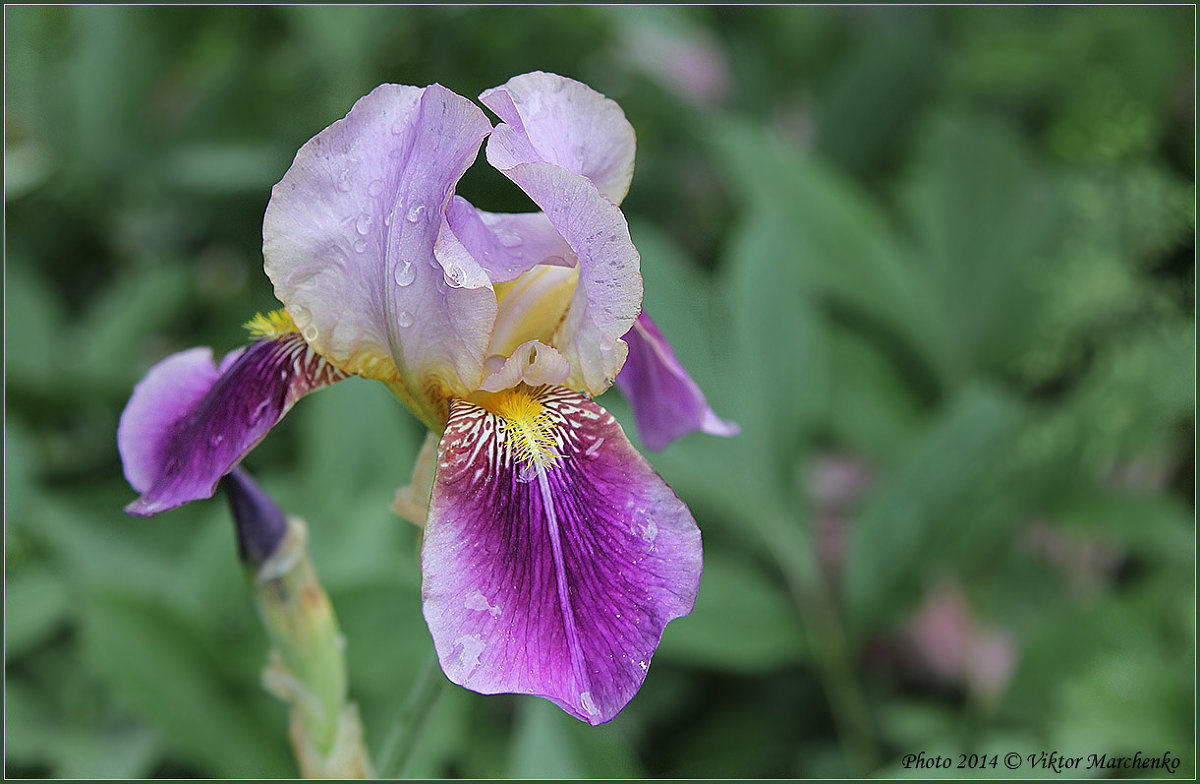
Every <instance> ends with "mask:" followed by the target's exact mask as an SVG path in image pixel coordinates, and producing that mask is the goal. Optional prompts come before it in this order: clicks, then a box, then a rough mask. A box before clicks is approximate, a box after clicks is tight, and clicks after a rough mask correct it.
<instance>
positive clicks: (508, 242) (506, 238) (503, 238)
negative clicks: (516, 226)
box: [496, 231, 522, 248]
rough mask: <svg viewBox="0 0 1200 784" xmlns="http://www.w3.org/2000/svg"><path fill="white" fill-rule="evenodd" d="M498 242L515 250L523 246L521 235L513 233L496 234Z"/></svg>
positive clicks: (502, 232)
mask: <svg viewBox="0 0 1200 784" xmlns="http://www.w3.org/2000/svg"><path fill="white" fill-rule="evenodd" d="M496 242H499V243H500V244H501V245H503V246H504V247H506V248H515V247H517V246H518V245H520V244H521V242H522V240H521V235H520V234H515V233H513V232H511V231H501V232H499V233H497V234H496Z"/></svg>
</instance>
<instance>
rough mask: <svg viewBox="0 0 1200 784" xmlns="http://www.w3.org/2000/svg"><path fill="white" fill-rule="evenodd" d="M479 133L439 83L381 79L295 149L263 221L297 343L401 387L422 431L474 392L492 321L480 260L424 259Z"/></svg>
mask: <svg viewBox="0 0 1200 784" xmlns="http://www.w3.org/2000/svg"><path fill="white" fill-rule="evenodd" d="M489 131H490V124H489V123H488V120H487V118H486V116H485V115H484V114H483V111H482V110H480V109H479V107H477V106H476V105H474V104H473V103H471V102H470V101H468V100H467V99H466V98H463V97H462V96H459V95H456V94H455V93H453V92H451V91H449V90H447V89H445V88H444V87H441V86H440V85H432V86H430V87H426V88H416V87H405V86H400V85H382V86H380V87H378V88H376V89H375V90H373V91H371V93H370V94H368V95H366V96H365V97H363V98H362V99H360V100H359V101H358V102H357V103H355V105H354V107H353V108H352V109H351V110H350V113H349V114H347V115H346V117H345V118H344V119H342V120H339V121H337V122H335V123H333V124H332V125H331V126H329V127H328V128H326V129H325V130H324V131H322V132H321V133H319V134H317V135H316V136H315V137H313V138H312V139H311V140H310V141H309V142H308V143H306V144H305V145H304V146H303V147H302V148H301V149H300V151H299V152H298V153H297V154H296V159H295V161H294V162H293V164H292V166H291V168H290V169H288V172H287V173H286V174H285V175H284V177H283V179H282V180H281V181H280V182H279V184H278V185H276V186H275V188H274V190H273V191H272V194H271V202H270V204H269V205H268V206H267V212H266V217H265V219H264V222H263V256H264V258H265V260H266V263H265V269H266V272H267V275H268V276H269V277H270V278H271V280H272V282H273V283H274V284H275V293H276V296H278V297H279V299H280V300H281V301H282V302H283V303H284V304H285V305H286V306H287V311H288V313H289V314H290V315H291V317H292V320H293V321H294V322H295V323H296V326H297V327H298V328H299V329H300V330H301V332H302V333H303V334H304V337H305V339H307V340H308V341H309V342H310V343H311V344H312V345H313V347H314V348H315V349H317V351H319V352H320V353H321V354H322V356H324V357H326V358H327V359H328V360H329V361H330V362H332V363H334V364H336V365H337V366H338V367H340V368H342V369H343V370H346V371H347V372H352V373H358V374H361V375H363V376H366V377H369V378H377V379H380V380H383V381H388V382H393V383H401V384H403V385H404V387H405V388H406V389H407V390H408V392H409V394H410V395H411V397H412V398H413V401H414V402H415V403H416V405H417V406H418V407H419V409H420V410H419V411H417V413H418V416H421V417H422V419H424V420H425V421H426V423H427V424H429V425H430V426H431V427H434V426H437V425H438V424H439V423H440V422H441V421H444V418H445V405H446V403H445V399H446V398H447V397H448V396H450V395H454V394H458V395H465V394H468V393H469V392H470V391H472V390H474V389H475V388H476V386H477V385H478V384H479V381H480V379H481V378H482V376H483V360H484V350H485V349H486V347H487V343H488V336H489V333H490V329H491V325H492V321H493V320H494V319H495V315H496V298H495V295H494V293H493V292H492V290H491V286H490V283H489V282H488V278H487V276H486V275H484V274H475V275H473V274H471V273H473V272H474V271H475V269H476V268H477V265H475V263H474V262H473V261H470V262H468V265H469V268H462V269H460V268H458V267H455V268H453V269H448V268H447V267H446V266H444V264H443V263H442V262H441V261H440V260H439V259H438V258H436V257H435V253H434V246H435V244H436V243H437V241H438V237H439V234H440V233H441V232H442V230H443V227H444V226H445V220H444V217H445V211H446V207H447V205H448V204H449V202H450V198H451V196H452V195H453V193H454V188H455V185H456V184H457V182H458V180H459V178H460V177H462V175H463V173H464V172H465V171H466V169H467V167H468V166H469V165H470V164H471V163H472V162H473V161H474V160H475V156H476V154H477V152H478V149H479V145H480V143H481V142H482V140H483V138H484V137H485V136H487V134H488V132H489ZM453 272H460V273H462V274H461V275H459V277H458V278H457V279H455V278H453V277H452V275H451V273H453ZM480 272H481V271H480Z"/></svg>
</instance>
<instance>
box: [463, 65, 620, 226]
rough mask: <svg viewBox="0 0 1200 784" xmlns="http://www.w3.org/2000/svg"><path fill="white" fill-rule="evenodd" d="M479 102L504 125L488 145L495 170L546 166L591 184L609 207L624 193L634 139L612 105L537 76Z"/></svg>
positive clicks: (559, 80)
mask: <svg viewBox="0 0 1200 784" xmlns="http://www.w3.org/2000/svg"><path fill="white" fill-rule="evenodd" d="M479 100H480V101H482V102H483V105H484V106H486V107H488V108H489V109H491V110H492V111H494V112H495V113H496V114H497V115H498V116H499V117H500V119H501V120H503V121H504V123H505V124H503V125H500V126H497V128H496V130H495V131H494V136H493V137H492V138H493V139H495V144H494V145H493V144H489V145H488V160H489V161H490V162H491V163H492V165H493V166H495V167H496V168H498V169H501V170H503V169H510V168H512V167H513V166H516V165H518V164H520V163H528V162H530V161H545V162H547V163H552V164H554V165H556V166H560V167H562V168H564V169H566V170H567V171H569V172H572V173H574V174H580V175H582V176H584V177H586V178H587V179H589V180H591V181H592V183H593V184H594V185H595V186H596V188H597V189H598V190H599V191H600V193H602V194H604V196H605V197H607V198H608V199H609V200H610V201H612V202H613V203H614V204H620V203H621V200H622V199H623V198H625V194H626V193H628V192H629V183H630V181H631V180H632V179H633V156H634V151H635V149H636V139H635V137H634V133H633V126H632V125H630V124H629V121H628V120H627V119H625V113H624V112H623V111H621V107H620V106H618V105H617V103H616V102H615V101H613V100H610V99H608V98H605V97H604V96H603V95H601V94H600V93H598V92H596V91H595V90H593V89H592V88H590V87H588V86H587V85H586V84H583V83H581V82H577V81H575V80H574V79H567V78H566V77H563V76H558V75H556V74H549V73H543V72H541V71H537V72H534V73H527V74H522V75H521V76H516V77H513V78H512V79H509V80H508V82H506V83H505V84H503V85H501V86H500V87H494V88H492V89H491V90H488V91H486V92H484V93H483V94H482V95H480V96H479ZM493 146H494V147H495V150H494V151H493V149H492V147H493Z"/></svg>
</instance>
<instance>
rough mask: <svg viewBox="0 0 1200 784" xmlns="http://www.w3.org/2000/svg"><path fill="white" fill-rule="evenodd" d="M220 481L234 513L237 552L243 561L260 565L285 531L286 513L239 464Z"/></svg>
mask: <svg viewBox="0 0 1200 784" xmlns="http://www.w3.org/2000/svg"><path fill="white" fill-rule="evenodd" d="M220 485H221V489H222V490H224V491H225V497H226V498H227V499H228V500H229V511H230V512H231V513H232V514H233V524H234V528H235V529H236V531H237V542H238V554H239V555H240V556H241V559H242V561H243V562H244V563H247V564H250V565H251V566H261V565H262V564H263V563H265V562H266V560H267V559H268V558H270V557H271V555H273V554H274V553H275V551H276V550H277V549H278V548H279V543H280V542H282V541H283V538H284V536H286V535H287V529H288V525H287V516H286V515H284V513H283V510H282V509H280V508H279V505H278V504H276V503H275V501H274V500H272V498H271V496H269V495H267V493H266V491H265V490H263V489H262V488H261V487H259V486H258V484H257V483H256V482H255V481H254V480H253V479H251V478H250V474H248V473H246V472H245V471H243V470H242V469H240V468H237V467H234V469H233V470H232V471H230V472H229V473H228V474H226V475H225V476H224V477H223V478H222V479H221V481H220Z"/></svg>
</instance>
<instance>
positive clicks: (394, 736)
mask: <svg viewBox="0 0 1200 784" xmlns="http://www.w3.org/2000/svg"><path fill="white" fill-rule="evenodd" d="M445 682H446V679H445V678H443V677H442V675H441V667H440V666H439V665H438V660H437V655H436V654H435V655H432V656H430V657H429V659H428V661H426V662H425V666H423V667H422V668H421V671H420V672H419V673H417V680H416V682H415V683H413V687H412V691H411V692H409V695H408V699H407V700H406V701H405V703H404V706H403V707H402V708H401V709H400V713H399V714H397V716H396V720H395V721H394V722H393V723H392V728H391V729H390V730H388V735H387V739H386V740H384V743H383V750H382V751H381V752H380V754H379V764H377V765H376V766H375V769H376V770H378V771H379V772H380V775H381V776H382V777H383V778H392V779H395V778H401V777H403V776H404V773H405V771H406V770H407V769H408V765H409V763H410V762H411V761H412V753H413V750H414V749H415V748H416V746H417V738H418V737H419V736H420V735H421V730H422V729H423V728H424V727H425V723H426V722H427V721H428V720H429V714H430V713H431V712H432V710H433V706H434V705H436V704H437V701H438V697H440V696H441V694H442V687H443V685H444V684H445Z"/></svg>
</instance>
